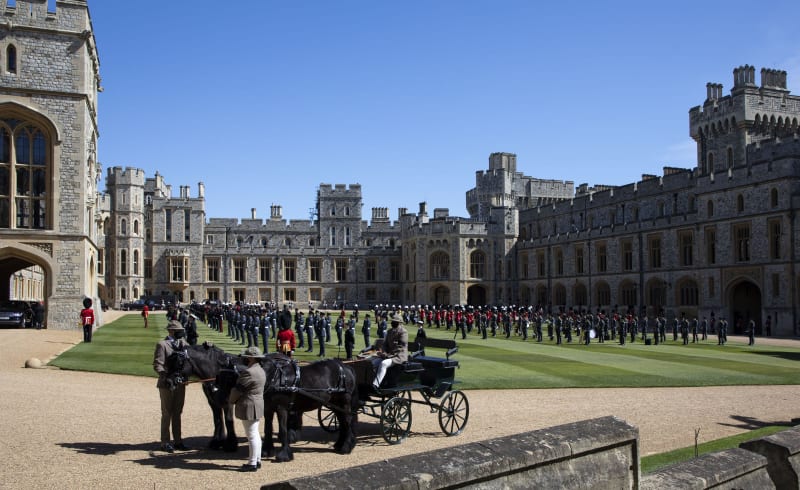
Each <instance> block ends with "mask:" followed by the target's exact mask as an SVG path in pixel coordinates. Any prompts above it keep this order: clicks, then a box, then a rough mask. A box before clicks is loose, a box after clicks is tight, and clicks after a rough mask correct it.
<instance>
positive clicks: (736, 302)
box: [728, 280, 761, 335]
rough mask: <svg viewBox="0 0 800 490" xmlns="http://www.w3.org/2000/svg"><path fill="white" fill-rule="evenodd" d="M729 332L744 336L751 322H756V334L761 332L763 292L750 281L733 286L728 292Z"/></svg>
mask: <svg viewBox="0 0 800 490" xmlns="http://www.w3.org/2000/svg"><path fill="white" fill-rule="evenodd" d="M728 311H729V315H728V329H729V330H728V331H729V333H732V334H736V335H742V334H743V333H744V331H745V330H746V329H747V324H748V323H749V322H750V320H754V321H755V322H756V333H759V332H761V290H760V289H759V288H758V286H757V285H756V284H755V283H753V282H751V281H748V280H742V281H740V282H738V283H734V284H733V285H731V287H730V288H729V291H728Z"/></svg>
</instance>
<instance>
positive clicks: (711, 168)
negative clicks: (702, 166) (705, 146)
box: [708, 153, 714, 173]
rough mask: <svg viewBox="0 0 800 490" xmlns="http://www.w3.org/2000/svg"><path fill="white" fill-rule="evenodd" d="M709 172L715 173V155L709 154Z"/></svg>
mask: <svg viewBox="0 0 800 490" xmlns="http://www.w3.org/2000/svg"><path fill="white" fill-rule="evenodd" d="M708 170H709V172H711V173H714V154H713V153H709V154H708Z"/></svg>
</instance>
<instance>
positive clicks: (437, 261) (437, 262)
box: [431, 252, 450, 279]
mask: <svg viewBox="0 0 800 490" xmlns="http://www.w3.org/2000/svg"><path fill="white" fill-rule="evenodd" d="M449 277H450V257H449V256H448V255H447V254H446V253H444V252H434V253H433V254H432V255H431V279H447V278H449Z"/></svg>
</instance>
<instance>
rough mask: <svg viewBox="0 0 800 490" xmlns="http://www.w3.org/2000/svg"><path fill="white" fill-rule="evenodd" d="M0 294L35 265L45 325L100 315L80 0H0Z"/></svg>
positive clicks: (87, 45)
mask: <svg viewBox="0 0 800 490" xmlns="http://www.w3.org/2000/svg"><path fill="white" fill-rule="evenodd" d="M0 12H2V14H3V19H4V20H3V22H2V23H0V173H2V174H3V175H4V178H3V179H2V181H3V182H6V183H7V185H4V186H0V298H2V299H6V298H8V297H9V294H10V292H9V287H8V285H9V279H10V276H11V275H12V274H15V273H16V272H17V271H20V270H24V269H26V268H29V267H34V266H39V267H41V269H42V270H43V273H44V283H45V287H44V292H43V298H41V299H42V300H44V303H45V308H46V316H47V318H46V322H47V326H48V327H49V328H64V329H66V328H76V327H77V323H76V321H75V311H76V310H77V309H79V308H80V307H81V302H82V300H83V299H84V298H85V297H89V298H92V299H93V300H94V303H95V306H96V308H95V310H96V312H97V313H96V318H97V319H98V322H101V321H102V319H101V315H102V312H101V310H100V308H99V306H100V305H99V303H100V302H99V298H98V289H99V288H100V287H102V278H101V276H100V275H99V274H98V267H99V265H100V264H99V261H101V257H100V256H99V253H98V247H97V243H99V242H100V241H102V236H101V234H100V233H99V230H98V227H97V223H98V222H100V214H99V211H100V210H99V208H98V205H99V204H100V201H99V200H98V196H97V181H98V178H99V177H100V167H99V164H98V159H97V154H96V148H97V137H98V135H97V132H96V128H97V127H98V125H97V93H98V92H99V91H100V90H101V87H100V75H99V70H100V62H99V58H98V54H97V48H96V43H95V38H94V33H93V31H92V24H91V19H90V17H89V9H88V6H87V3H86V1H85V0H60V1H59V2H57V4H56V8H55V10H54V11H48V3H47V0H17V1H16V2H8V1H6V0H0Z"/></svg>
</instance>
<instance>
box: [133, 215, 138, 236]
mask: <svg viewBox="0 0 800 490" xmlns="http://www.w3.org/2000/svg"><path fill="white" fill-rule="evenodd" d="M133 234H134V235H137V236H138V235H139V220H138V219H135V220H133Z"/></svg>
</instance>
